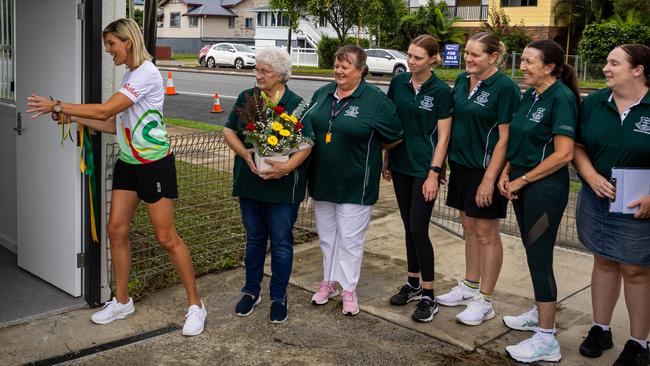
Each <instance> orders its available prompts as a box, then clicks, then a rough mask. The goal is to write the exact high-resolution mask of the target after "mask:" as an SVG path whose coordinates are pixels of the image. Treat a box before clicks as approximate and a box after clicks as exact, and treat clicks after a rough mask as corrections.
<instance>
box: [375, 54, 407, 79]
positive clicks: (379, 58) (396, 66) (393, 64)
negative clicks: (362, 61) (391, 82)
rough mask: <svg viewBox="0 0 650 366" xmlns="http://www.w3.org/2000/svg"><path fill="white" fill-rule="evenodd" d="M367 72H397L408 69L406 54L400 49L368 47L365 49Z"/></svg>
mask: <svg viewBox="0 0 650 366" xmlns="http://www.w3.org/2000/svg"><path fill="white" fill-rule="evenodd" d="M366 54H367V55H368V59H367V61H366V64H367V65H368V72H369V73H370V74H393V75H395V74H399V73H400V72H404V71H409V67H408V65H407V62H406V58H407V56H406V54H405V53H404V52H402V51H397V50H387V49H382V48H370V49H367V50H366Z"/></svg>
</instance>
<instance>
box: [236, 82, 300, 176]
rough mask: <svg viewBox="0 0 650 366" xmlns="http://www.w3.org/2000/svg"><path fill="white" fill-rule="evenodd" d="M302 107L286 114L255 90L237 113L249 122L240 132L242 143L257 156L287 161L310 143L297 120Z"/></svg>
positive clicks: (262, 93) (280, 107)
mask: <svg viewBox="0 0 650 366" xmlns="http://www.w3.org/2000/svg"><path fill="white" fill-rule="evenodd" d="M276 99H277V98H276ZM305 106H306V103H305V102H304V101H303V102H302V103H300V105H299V106H298V107H297V108H296V110H295V111H294V113H293V114H289V113H287V112H286V111H285V110H284V108H283V107H282V106H279V105H277V104H275V103H273V102H272V101H271V99H270V98H269V97H268V96H267V95H266V93H264V92H263V91H261V90H259V89H257V88H256V89H255V91H254V93H253V95H251V96H247V97H246V101H245V103H244V106H243V107H242V108H240V109H239V110H238V112H237V113H238V115H239V116H240V118H242V119H243V120H245V121H248V122H247V123H246V125H245V127H244V131H243V134H244V138H245V140H244V141H245V142H246V143H248V144H251V145H253V148H254V149H255V152H256V155H259V157H264V158H267V157H281V158H280V159H273V160H280V161H283V160H284V161H286V160H287V159H288V158H289V155H290V154H291V153H293V152H296V151H298V150H301V149H303V148H305V147H307V146H309V145H311V144H312V142H311V140H310V139H307V138H305V137H304V136H303V131H302V130H303V128H304V127H305V126H304V125H303V124H302V123H301V122H300V120H299V119H298V117H296V116H297V115H300V113H301V111H302V110H303V109H304V108H305ZM256 164H257V159H256ZM258 168H260V166H259V164H258ZM262 170H263V169H262Z"/></svg>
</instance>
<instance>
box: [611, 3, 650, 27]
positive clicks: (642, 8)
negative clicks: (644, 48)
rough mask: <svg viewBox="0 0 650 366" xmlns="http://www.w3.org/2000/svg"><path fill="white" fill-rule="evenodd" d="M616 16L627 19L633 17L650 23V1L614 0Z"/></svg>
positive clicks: (647, 23)
mask: <svg viewBox="0 0 650 366" xmlns="http://www.w3.org/2000/svg"><path fill="white" fill-rule="evenodd" d="M612 6H613V10H614V16H615V17H616V16H618V17H619V18H620V19H622V20H625V21H627V19H628V18H630V17H632V18H634V19H635V20H638V23H642V24H646V25H650V1H647V0H646V1H639V0H613V1H612Z"/></svg>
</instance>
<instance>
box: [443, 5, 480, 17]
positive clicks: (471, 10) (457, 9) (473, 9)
mask: <svg viewBox="0 0 650 366" xmlns="http://www.w3.org/2000/svg"><path fill="white" fill-rule="evenodd" d="M447 10H448V12H447V17H449V18H450V19H451V18H460V19H462V20H463V21H481V20H487V15H488V5H475V6H449V7H447Z"/></svg>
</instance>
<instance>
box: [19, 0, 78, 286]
mask: <svg viewBox="0 0 650 366" xmlns="http://www.w3.org/2000/svg"><path fill="white" fill-rule="evenodd" d="M15 4H16V5H15V6H16V8H15V11H16V18H15V19H16V22H15V25H16V44H15V49H16V58H15V65H16V110H17V112H18V113H21V114H22V121H23V128H24V129H25V131H24V132H23V133H22V135H20V136H18V137H17V139H16V140H17V142H16V155H17V167H16V170H17V182H16V185H17V206H18V209H17V252H18V265H19V266H20V267H21V268H24V269H25V270H27V271H29V272H31V273H33V274H34V275H36V276H38V277H41V278H42V279H44V280H46V281H47V282H50V283H51V284H53V285H54V286H56V287H59V288H61V289H62V290H64V291H66V292H68V293H70V294H71V295H73V296H80V295H81V269H79V268H77V253H79V252H80V251H81V237H82V230H81V207H82V193H81V176H80V172H79V149H78V147H77V145H76V141H77V139H76V128H75V127H73V129H74V131H73V132H74V135H75V142H70V141H69V140H68V141H66V142H65V143H64V144H63V146H62V145H61V133H60V128H59V126H57V125H56V124H55V123H53V122H52V120H51V119H50V117H49V116H42V117H40V118H38V119H36V120H32V119H31V118H30V117H29V116H28V115H27V113H26V112H25V109H26V105H25V104H26V100H25V99H26V98H27V96H29V95H30V94H31V93H32V92H34V93H37V94H40V95H45V96H52V97H54V98H55V99H61V100H64V101H67V102H77V103H78V102H80V100H81V90H82V89H81V86H82V62H81V29H82V28H81V21H80V20H78V19H77V0H48V1H42V0H20V1H16V2H15Z"/></svg>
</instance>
